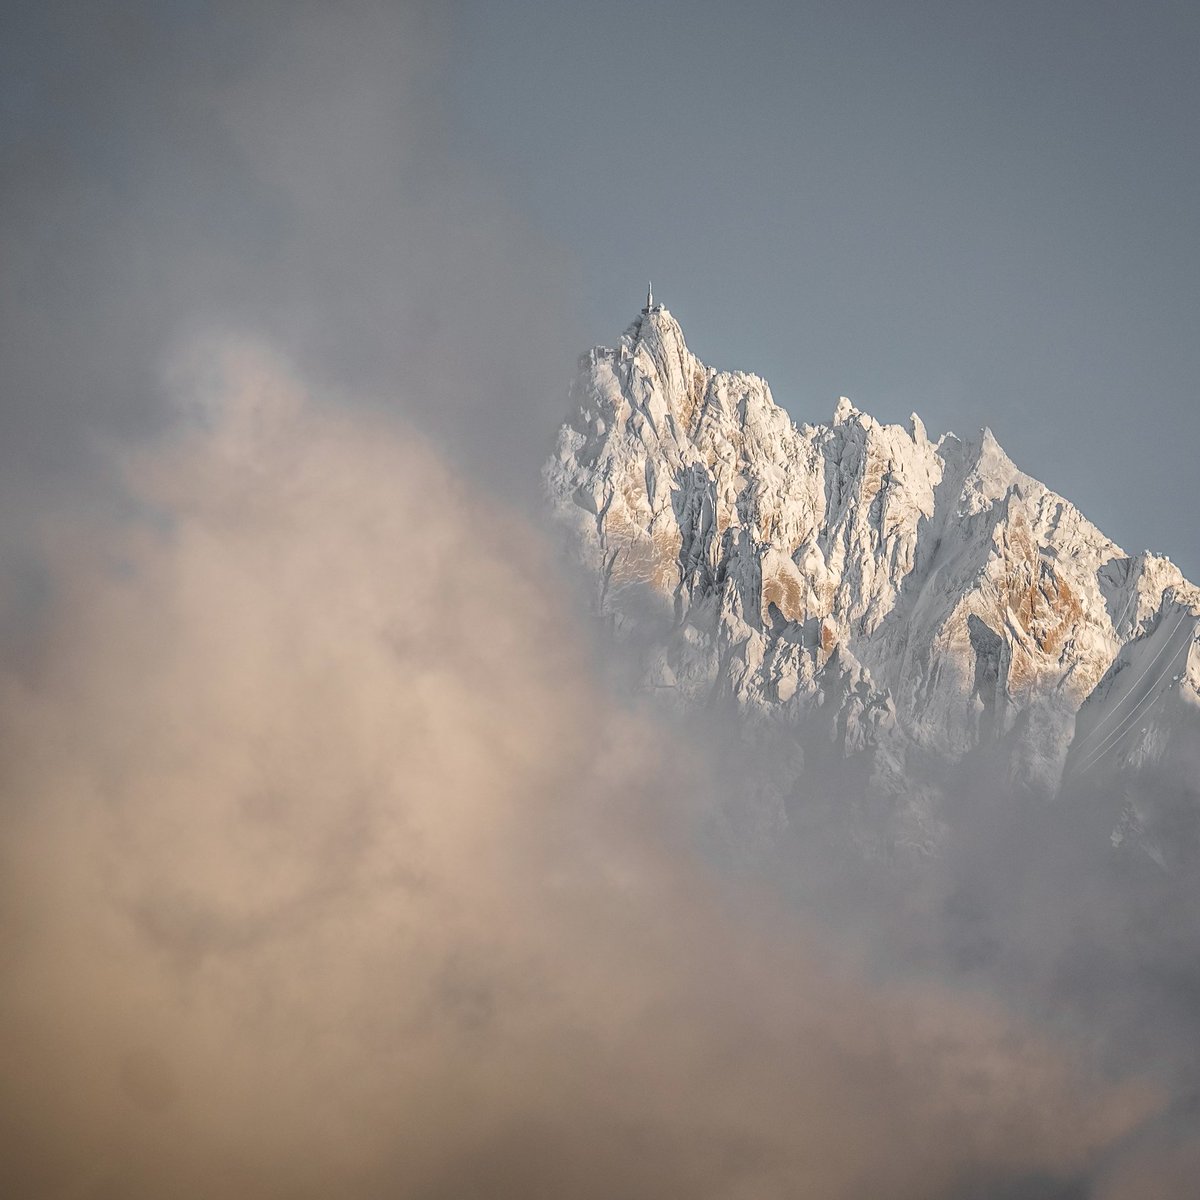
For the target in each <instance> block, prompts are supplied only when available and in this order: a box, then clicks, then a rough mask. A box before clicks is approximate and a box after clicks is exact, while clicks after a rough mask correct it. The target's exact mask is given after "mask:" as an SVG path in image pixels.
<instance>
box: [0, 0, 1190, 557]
mask: <svg viewBox="0 0 1200 1200" xmlns="http://www.w3.org/2000/svg"><path fill="white" fill-rule="evenodd" d="M3 20H4V36H3V37H2V38H0V253H2V255H3V264H4V269H3V271H2V272H0V387H2V396H3V399H2V402H0V508H2V510H3V511H4V512H5V514H6V517H7V518H11V515H12V513H13V512H14V511H15V510H16V509H19V508H22V507H30V506H32V507H34V508H36V507H37V506H38V504H39V503H41V502H42V500H43V499H44V498H45V497H47V496H54V495H57V494H60V493H61V492H62V490H63V488H64V487H66V486H67V483H66V481H68V480H70V481H72V485H71V486H78V484H79V481H80V479H82V478H85V477H87V476H88V474H89V471H90V469H91V467H92V466H94V459H95V454H94V447H95V445H96V443H97V437H98V436H99V438H100V440H101V441H102V440H103V439H104V438H105V437H109V436H114V435H115V436H118V437H127V436H137V435H138V434H139V433H140V432H141V431H143V430H149V429H152V428H154V427H155V426H156V425H157V424H158V423H159V422H160V421H161V418H162V414H163V412H164V411H165V410H164V405H163V387H162V382H161V380H162V370H163V364H164V362H165V361H167V360H168V359H169V357H170V354H171V350H172V347H173V346H176V345H177V344H178V343H179V341H180V339H181V338H186V337H187V336H188V335H189V334H190V333H192V332H194V331H195V330H196V329H197V328H205V327H212V326H218V327H232V328H235V329H237V330H238V331H242V332H247V333H250V334H252V335H256V336H263V337H265V338H267V339H268V340H269V341H271V342H273V343H276V344H278V345H279V346H280V347H281V348H282V349H283V350H284V352H285V353H289V354H291V355H293V356H295V357H297V358H299V359H300V360H301V363H302V366H304V368H305V369H307V370H310V371H312V372H314V373H315V374H316V375H318V376H320V377H321V378H322V379H324V380H325V381H327V382H328V383H329V384H331V385H333V386H335V387H338V388H341V389H344V391H345V392H346V393H348V394H351V395H363V394H365V395H368V396H370V397H372V398H373V399H377V400H379V401H380V402H384V403H396V404H399V405H400V406H401V407H402V408H403V410H404V411H405V413H406V414H407V415H409V416H410V417H411V418H412V419H413V420H414V421H415V422H416V423H417V424H418V425H420V426H421V427H422V428H423V429H424V430H426V431H427V432H428V433H429V434H430V435H431V436H433V437H435V438H436V439H437V440H439V441H440V442H441V443H442V444H443V445H444V446H445V447H447V448H449V449H450V450H451V452H452V453H454V454H456V455H458V456H459V457H460V458H461V459H462V460H463V461H465V462H467V463H468V464H469V465H470V466H471V468H472V470H474V471H476V472H478V473H479V474H480V475H481V477H482V478H483V479H484V480H485V481H487V482H489V483H492V484H494V485H495V486H497V487H500V488H504V489H507V490H509V491H511V490H512V489H514V488H516V489H518V490H519V489H520V488H522V487H525V489H526V491H527V492H529V493H532V492H534V491H535V490H536V478H537V466H538V462H539V461H540V459H541V457H542V455H544V453H545V452H546V450H547V448H548V446H549V444H550V443H551V441H552V438H553V432H554V426H555V424H556V422H557V421H558V420H560V419H561V417H562V415H563V414H564V412H565V406H566V400H565V393H566V388H567V385H568V382H569V379H570V376H571V374H572V371H573V368H574V362H575V358H576V356H577V355H578V354H579V353H580V352H581V351H582V350H584V349H586V348H587V346H588V345H590V344H592V343H594V342H611V341H612V340H613V339H614V338H616V337H617V336H618V335H619V333H620V332H621V330H622V329H623V328H624V327H625V325H626V324H627V322H628V321H629V319H630V318H631V317H632V316H633V315H634V314H635V312H636V310H637V308H638V307H639V306H640V304H641V302H642V295H643V291H642V289H643V287H644V284H645V280H646V278H647V277H648V276H650V277H653V279H654V281H655V284H656V290H657V293H658V296H659V298H660V299H662V300H663V301H664V302H665V303H667V304H668V305H669V306H670V307H671V309H672V311H673V312H675V314H676V315H677V316H678V317H679V318H680V320H681V322H682V324H683V327H684V330H685V332H686V334H687V336H688V338H689V341H690V342H691V344H692V347H693V349H694V350H695V351H696V352H697V353H698V354H699V355H700V356H701V357H702V358H704V359H706V360H707V361H709V362H711V363H712V364H714V365H717V366H721V367H730V368H742V369H746V370H753V371H756V372H758V373H759V374H761V375H764V376H765V377H766V378H767V379H768V380H770V382H771V384H772V386H773V388H774V391H775V395H776V398H777V399H778V400H779V401H780V402H781V403H783V404H784V405H785V406H786V407H787V408H788V409H789V410H790V411H791V412H792V413H793V415H794V416H795V417H796V418H797V419H798V420H822V419H827V418H828V416H829V415H830V414H831V413H832V411H833V407H834V403H835V400H836V397H837V396H838V395H839V394H841V393H845V394H847V395H849V396H851V397H852V398H853V399H854V401H855V402H856V403H857V404H858V405H859V406H860V407H862V408H864V409H866V410H867V411H869V412H872V413H874V414H875V415H876V416H878V417H880V418H882V419H887V420H903V419H904V418H906V417H907V415H908V413H909V412H910V411H911V410H913V409H916V410H917V411H919V412H920V414H921V415H922V417H923V418H924V419H925V421H926V423H927V425H928V426H929V428H930V430H931V431H933V430H945V429H953V430H955V431H956V432H958V433H960V434H966V433H970V432H972V431H973V430H974V429H976V428H978V427H979V426H980V425H983V424H985V423H986V424H988V425H990V426H991V427H992V428H993V429H994V430H995V432H996V434H997V436H998V437H999V439H1000V441H1001V442H1002V444H1003V445H1004V446H1005V447H1006V448H1007V449H1008V450H1009V452H1010V454H1011V455H1012V456H1013V458H1014V459H1015V460H1016V461H1017V463H1018V464H1019V465H1020V466H1021V467H1023V468H1024V469H1025V470H1027V471H1029V472H1031V473H1032V474H1034V475H1037V476H1038V477H1040V478H1042V479H1043V480H1045V482H1046V483H1048V484H1049V485H1050V486H1052V487H1054V488H1056V489H1057V490H1059V491H1061V492H1063V493H1064V494H1065V495H1067V496H1068V497H1070V498H1071V499H1073V500H1075V501H1076V502H1077V503H1078V504H1079V505H1080V507H1081V508H1082V509H1083V511H1084V512H1085V513H1086V514H1087V515H1088V516H1090V517H1091V518H1092V519H1093V520H1094V521H1096V522H1097V523H1098V524H1099V525H1100V526H1101V527H1102V528H1103V529H1105V530H1106V531H1107V532H1109V533H1110V534H1111V535H1112V536H1113V537H1115V538H1116V539H1117V540H1118V541H1120V542H1121V543H1122V544H1123V545H1125V546H1126V548H1128V549H1129V550H1131V551H1132V550H1137V549H1141V548H1143V547H1150V548H1154V549H1157V550H1160V551H1163V552H1166V553H1168V554H1170V555H1171V556H1172V557H1173V558H1174V559H1175V560H1176V561H1177V562H1178V563H1179V564H1180V565H1181V566H1182V567H1183V568H1184V569H1185V571H1187V572H1188V573H1189V574H1190V575H1191V576H1192V577H1194V578H1196V577H1200V535H1198V534H1197V531H1196V526H1195V522H1194V512H1195V497H1196V483H1195V478H1194V476H1195V474H1196V471H1195V460H1196V454H1197V446H1198V443H1200V404H1198V403H1197V390H1198V380H1200V338H1197V337H1196V333H1195V325H1196V315H1197V311H1198V309H1200V304H1198V301H1200V295H1198V292H1200V283H1198V282H1197V279H1198V278H1200V270H1198V268H1200V159H1198V156H1197V154H1196V153H1195V134H1196V130H1197V128H1200V120H1198V118H1200V65H1198V64H1200V9H1197V7H1196V6H1195V5H1194V4H1189V3H1174V2H1172V0H1146V2H1140V3H1133V2H1132V0H1129V2H1122V3H1111V2H1108V3H1106V2H1103V0H1093V2H1090V3H1082V2H1080V3H1076V2H1061V3H1045V2H1042V3H1026V2H1024V0H1010V2H1008V3H1004V4H995V3H989V4H982V3H974V2H968V0H959V2H957V3H934V2H929V0H916V2H913V0H889V2H880V0H844V2H842V3H838V4H825V3H822V4H807V3H768V2H761V0H760V2H757V3H755V2H747V3H741V4H738V5H732V4H726V3H713V2H709V0H692V2H689V3H686V4H684V3H655V2H653V0H640V2H636V3H635V2H631V0H594V2H592V3H589V4H587V5H576V4H561V3H548V2H537V0H486V2H485V0H456V2H454V3H444V2H435V0H411V2H405V3H398V2H395V0H353V2H350V0H347V2H346V3H338V4H332V3H323V2H321V0H253V2H242V3H232V2H227V0H210V2H205V3H201V2H198V0H170V2H169V3H167V2H162V0H104V2H100V3H98V2H96V0H57V2H56V3H54V4H45V3H41V2H36V3H35V2H33V0H24V2H22V0H14V2H13V3H10V4H7V5H6V6H5V11H4V15H3ZM7 523H8V522H7V521H6V524H7ZM3 543H4V529H3V528H0V549H3Z"/></svg>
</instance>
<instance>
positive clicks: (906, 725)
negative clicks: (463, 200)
mask: <svg viewBox="0 0 1200 1200" xmlns="http://www.w3.org/2000/svg"><path fill="white" fill-rule="evenodd" d="M572 395H573V398H574V403H575V406H576V411H575V412H574V413H573V415H572V417H571V420H570V421H569V422H568V424H566V425H564V427H563V428H562V430H561V431H560V434H559V439H558V446H557V450H556V453H555V455H554V457H553V458H552V460H551V461H550V463H549V464H548V465H547V467H546V475H545V478H546V485H547V490H548V493H549V496H550V500H551V503H552V505H553V507H554V510H555V512H556V514H557V516H558V517H559V519H560V521H561V522H562V523H563V525H564V527H565V528H567V529H569V530H570V531H571V533H572V539H573V543H574V545H575V547H576V550H577V552H578V553H579V554H580V556H581V557H582V558H583V560H584V562H585V563H587V564H588V565H589V566H590V567H591V568H592V569H593V571H594V572H595V577H596V579H597V587H598V603H599V604H600V607H601V608H602V609H603V610H604V611H605V612H606V613H607V614H608V615H610V616H611V617H612V618H613V620H614V624H615V625H616V626H617V627H618V628H622V629H627V630H630V631H632V630H633V629H634V628H635V627H639V628H641V632H640V633H639V634H638V637H639V642H640V644H641V645H642V646H643V649H646V648H647V647H648V649H646V653H647V654H648V658H647V680H648V685H652V686H654V687H655V688H656V689H658V690H660V691H661V690H662V689H664V688H665V689H668V690H670V691H671V692H673V693H674V694H675V695H677V696H678V697H679V699H680V700H681V702H684V703H691V702H701V701H702V702H704V703H706V704H707V703H711V702H712V701H713V699H714V697H717V698H720V697H724V698H726V699H727V700H729V701H731V702H733V703H734V704H736V705H737V706H739V707H740V708H742V709H743V710H745V711H747V712H750V713H759V714H764V715H767V714H769V715H771V716H772V719H786V720H789V721H794V722H798V723H799V725H800V726H802V727H804V728H817V727H820V728H822V729H825V730H827V731H828V736H830V737H833V738H834V739H835V741H836V742H837V744H838V746H839V749H840V752H841V753H842V754H846V755H853V754H858V753H864V754H868V755H883V758H881V759H879V761H878V762H877V763H876V766H875V767H874V768H873V771H874V773H875V775H874V776H873V777H878V778H880V779H893V778H894V777H896V776H897V772H899V773H900V774H901V775H902V773H903V772H902V767H903V762H904V758H905V755H906V754H907V753H908V752H909V750H906V747H907V748H909V749H919V750H920V751H921V752H922V753H925V752H928V751H935V752H937V753H939V754H941V755H943V756H949V757H950V758H952V759H953V758H958V757H961V756H962V755H964V754H967V753H969V752H972V751H974V750H977V749H979V748H981V747H983V746H985V745H998V744H1000V743H1003V744H1004V745H1006V746H1009V747H1010V753H1011V754H1012V755H1013V762H1014V763H1019V764H1020V770H1021V771H1022V772H1023V773H1024V775H1025V776H1027V777H1029V778H1031V779H1041V780H1043V781H1050V783H1052V782H1053V780H1055V779H1056V778H1057V777H1058V773H1059V772H1060V771H1061V769H1062V765H1063V761H1064V759H1065V756H1066V750H1067V747H1068V745H1069V744H1070V741H1071V731H1072V730H1073V728H1074V724H1075V713H1076V711H1077V710H1078V709H1079V708H1080V706H1081V705H1083V706H1088V713H1087V722H1088V725H1089V727H1091V725H1092V724H1095V723H1096V722H1097V721H1099V720H1102V719H1104V718H1103V715H1102V711H1101V710H1103V705H1104V703H1105V701H1104V699H1103V696H1102V695H1100V693H1099V692H1097V698H1096V699H1095V700H1094V701H1089V696H1091V695H1092V693H1093V691H1095V690H1096V689H1097V685H1098V684H1099V683H1100V681H1101V680H1102V679H1103V678H1106V676H1107V675H1108V674H1110V673H1111V672H1112V671H1120V670H1121V669H1122V667H1121V665H1120V664H1121V663H1122V662H1125V661H1128V662H1129V663H1131V664H1133V666H1134V668H1135V669H1139V670H1140V669H1142V668H1143V667H1144V665H1145V663H1146V662H1148V661H1151V660H1152V659H1153V655H1151V656H1150V657H1149V658H1147V656H1145V655H1143V654H1141V653H1140V652H1138V653H1134V652H1133V651H1129V653H1127V654H1125V653H1124V651H1125V650H1126V649H1127V648H1128V647H1130V646H1131V645H1133V644H1134V643H1136V642H1137V641H1138V639H1140V638H1143V637H1147V638H1148V637H1151V636H1153V630H1154V629H1157V628H1159V627H1160V626H1162V625H1163V624H1164V623H1165V624H1167V626H1168V627H1169V628H1176V627H1180V619H1179V618H1177V617H1174V616H1172V615H1170V614H1169V613H1167V608H1168V607H1169V605H1170V603H1171V600H1170V596H1169V595H1168V592H1170V591H1171V589H1172V588H1173V587H1178V586H1185V587H1188V588H1190V585H1185V584H1184V581H1183V580H1182V577H1181V576H1179V574H1178V572H1177V571H1175V570H1168V569H1167V568H1166V567H1165V566H1163V565H1162V562H1161V561H1160V560H1157V559H1154V558H1153V557H1152V556H1151V557H1148V558H1146V559H1145V560H1133V559H1130V558H1129V557H1128V556H1126V555H1125V553H1124V551H1122V550H1121V548H1120V547H1119V546H1117V545H1116V544H1115V543H1114V542H1113V541H1111V539H1109V538H1107V537H1105V536H1104V534H1102V533H1101V532H1100V531H1099V530H1098V529H1096V528H1095V526H1093V525H1092V524H1091V523H1090V522H1088V521H1087V520H1086V519H1085V518H1084V517H1083V516H1082V515H1081V514H1080V513H1079V511H1078V510H1077V509H1076V508H1075V507H1074V506H1073V505H1071V504H1070V503H1069V502H1068V501H1066V500H1065V499H1063V498H1062V497H1061V496H1057V495H1055V494H1054V493H1053V492H1051V491H1050V490H1049V489H1048V488H1046V487H1045V486H1044V485H1042V484H1041V483H1039V482H1038V481H1037V480H1035V479H1033V478H1031V477H1030V476H1028V475H1026V474H1024V473H1023V472H1021V471H1020V470H1019V469H1018V468H1017V467H1016V466H1015V465H1014V464H1013V462H1012V460H1011V459H1010V458H1009V457H1008V455H1007V454H1005V452H1004V450H1003V449H1002V448H1001V447H1000V445H999V443H998V442H997V440H996V438H995V436H994V435H993V434H992V432H991V430H990V429H988V428H986V427H985V428H983V429H981V430H980V431H979V433H978V434H977V435H976V436H975V437H973V438H970V439H967V440H965V441H961V440H959V439H958V438H956V437H955V436H954V435H953V434H945V435H943V436H942V437H940V438H938V440H937V441H936V442H931V441H930V440H929V438H928V436H927V434H926V431H925V427H924V425H923V423H922V422H921V420H920V418H919V417H918V416H917V415H916V414H913V415H912V417H910V419H909V423H908V427H907V428H905V427H903V426H899V425H881V424H880V423H879V422H877V421H876V420H875V419H874V418H872V417H870V416H869V415H867V414H866V413H863V412H861V411H860V410H859V409H858V408H856V407H855V405H854V404H853V403H852V402H851V401H850V400H849V399H848V398H847V397H844V396H843V397H840V398H839V400H838V403H837V406H836V408H835V411H834V414H833V424H832V425H830V426H823V425H805V426H803V427H802V428H800V429H797V427H796V425H795V424H794V423H793V421H792V420H791V418H790V417H789V416H788V414H787V413H786V412H785V411H784V410H783V409H781V408H779V407H778V406H777V405H776V404H775V402H774V400H773V399H772V397H771V392H770V388H769V387H768V385H767V384H766V382H765V381H764V380H762V379H760V378H759V377H758V376H756V375H752V374H748V373H745V372H728V371H718V370H715V369H713V368H711V367H708V366H706V365H705V364H703V363H702V362H701V361H700V360H699V359H698V358H696V357H695V355H693V354H692V353H691V351H689V350H688V348H687V345H686V342H685V340H684V336H683V331H682V330H681V328H680V326H679V323H678V322H677V321H676V320H675V318H674V317H673V316H672V315H671V313H670V312H669V311H668V310H667V309H666V308H665V307H662V306H660V305H653V304H648V305H647V307H646V309H645V310H644V311H643V312H642V313H641V314H640V315H639V317H638V318H637V320H635V321H634V323H633V324H632V325H631V326H630V327H629V329H628V330H627V331H626V334H625V336H624V337H623V338H622V339H621V342H620V343H619V344H618V346H617V347H616V348H615V349H604V348H597V349H596V350H593V351H592V352H591V353H590V354H588V355H586V356H585V357H584V359H582V360H581V372H580V376H579V379H578V380H577V381H576V384H575V386H574V388H573V391H572ZM1139 563H1140V565H1139ZM1171 594H1172V595H1173V594H1174V593H1173V592H1172V593H1171ZM1189 594H1193V595H1194V594H1195V592H1194V589H1193V590H1192V591H1191V592H1190V593H1189ZM1156 614H1159V615H1158V616H1156ZM647 622H648V624H647ZM1180 628H1182V627H1180ZM1172 636H1173V637H1177V638H1178V639H1179V641H1180V645H1182V644H1183V642H1182V639H1183V638H1184V636H1185V635H1184V632H1178V633H1177V635H1172ZM1163 646H1166V642H1163ZM1159 648H1161V647H1159ZM1157 652H1158V649H1157V648H1156V649H1155V651H1154V653H1157ZM1162 652H1163V657H1164V661H1165V660H1166V658H1167V657H1169V656H1170V655H1171V654H1176V653H1177V654H1179V655H1182V654H1183V651H1182V650H1179V649H1178V647H1177V646H1176V644H1175V642H1174V641H1172V642H1171V643H1170V645H1169V647H1166V648H1165V649H1163V651H1162ZM1122 654H1124V657H1121V656H1122ZM1154 661H1157V660H1154ZM1155 672H1157V667H1156V668H1155ZM1155 672H1152V673H1151V674H1149V675H1147V677H1146V681H1143V682H1146V685H1147V686H1150V685H1152V687H1153V688H1160V687H1166V686H1167V685H1166V684H1165V683H1164V682H1163V681H1162V680H1160V679H1158V675H1157V673H1155ZM1176 673H1178V672H1176ZM1147 681H1148V682H1147ZM1138 686H1139V688H1141V687H1142V686H1143V684H1142V683H1139V684H1138ZM1110 690H1111V691H1112V694H1114V695H1119V694H1123V693H1121V692H1120V690H1119V689H1110ZM1146 695H1147V696H1150V698H1149V699H1147V698H1146V697H1144V696H1143V695H1142V693H1141V691H1139V692H1138V697H1137V703H1138V704H1139V705H1141V707H1140V708H1139V709H1138V710H1137V711H1138V712H1139V714H1140V713H1142V712H1145V711H1153V705H1154V704H1157V700H1154V698H1153V697H1154V696H1157V695H1158V693H1157V692H1154V693H1153V696H1151V695H1150V693H1149V692H1148V693H1146ZM1143 701H1144V703H1143ZM1198 703H1200V697H1198ZM1133 706H1134V705H1133V702H1132V701H1131V702H1129V703H1128V707H1130V708H1133ZM1034 713H1036V714H1037V719H1036V720H1034V719H1033V717H1032V714H1034ZM1097 713H1101V715H1100V716H1097V715H1096V714H1097ZM813 722H815V724H813ZM1113 726H1114V728H1117V729H1118V730H1119V731H1120V732H1119V736H1118V737H1115V738H1113V739H1112V741H1110V742H1108V743H1106V744H1105V746H1106V749H1105V752H1106V753H1108V752H1109V748H1110V747H1111V748H1112V750H1113V752H1117V753H1119V754H1121V755H1123V756H1125V758H1129V756H1131V755H1133V754H1134V753H1135V751H1134V749H1132V748H1131V747H1133V746H1134V742H1133V741H1130V740H1129V739H1131V738H1132V739H1135V740H1136V739H1137V738H1139V737H1143V736H1144V737H1148V738H1151V739H1153V737H1154V736H1157V735H1155V734H1154V733H1153V730H1150V732H1147V729H1148V728H1149V727H1146V728H1142V727H1141V726H1140V725H1139V726H1138V727H1137V728H1134V727H1129V728H1126V727H1125V726H1124V725H1122V724H1121V717H1120V716H1119V717H1118V718H1116V719H1114V721H1113ZM1139 729H1141V733H1139V732H1138V730H1139ZM1106 732H1107V731H1106ZM1192 733H1193V734H1194V733H1195V730H1192ZM1167 740H1169V739H1167ZM1160 741H1161V742H1162V744H1164V745H1165V744H1166V742H1165V741H1163V739H1162V738H1160ZM1154 744H1155V745H1158V743H1154ZM1137 745H1139V746H1141V745H1142V743H1141V742H1138V743H1137ZM885 747H886V750H885ZM1143 749H1144V748H1143ZM1144 752H1145V753H1146V754H1149V753H1151V751H1150V750H1145V751H1144ZM1158 752H1159V751H1158V750H1155V751H1154V753H1158ZM1138 753H1142V751H1138ZM1083 761H1086V760H1083ZM1122 761H1124V760H1122ZM1014 769H1017V768H1016V767H1014ZM1050 783H1047V786H1049V785H1050ZM889 786H890V785H889ZM895 786H897V787H902V786H903V783H902V781H899V782H896V784H895Z"/></svg>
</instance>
